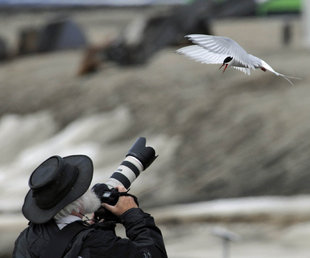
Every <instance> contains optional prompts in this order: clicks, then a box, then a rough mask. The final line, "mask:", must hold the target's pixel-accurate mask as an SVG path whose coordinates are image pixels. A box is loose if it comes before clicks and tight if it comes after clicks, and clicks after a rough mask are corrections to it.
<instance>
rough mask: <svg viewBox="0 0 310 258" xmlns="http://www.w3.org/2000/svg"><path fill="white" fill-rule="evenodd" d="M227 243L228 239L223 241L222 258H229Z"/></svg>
mask: <svg viewBox="0 0 310 258" xmlns="http://www.w3.org/2000/svg"><path fill="white" fill-rule="evenodd" d="M229 242H230V240H228V239H223V258H229Z"/></svg>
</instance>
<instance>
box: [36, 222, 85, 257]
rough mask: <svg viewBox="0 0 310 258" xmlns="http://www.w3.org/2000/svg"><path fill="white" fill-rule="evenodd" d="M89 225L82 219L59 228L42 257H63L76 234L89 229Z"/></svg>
mask: <svg viewBox="0 0 310 258" xmlns="http://www.w3.org/2000/svg"><path fill="white" fill-rule="evenodd" d="M88 228H89V226H88V225H86V224H85V223H83V222H81V221H76V222H72V223H70V224H69V225H67V226H65V227H64V228H63V229H62V230H59V231H58V232H57V233H56V234H55V235H53V236H52V238H51V239H50V240H49V242H48V244H47V247H46V248H45V250H44V251H43V253H42V254H41V256H40V257H42V258H61V257H63V255H64V253H65V251H66V249H67V247H68V246H69V244H70V243H71V242H72V240H73V239H74V237H75V236H77V235H78V234H79V233H80V232H81V231H83V230H86V229H88Z"/></svg>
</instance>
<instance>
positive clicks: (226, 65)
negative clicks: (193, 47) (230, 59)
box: [219, 64, 228, 73]
mask: <svg viewBox="0 0 310 258" xmlns="http://www.w3.org/2000/svg"><path fill="white" fill-rule="evenodd" d="M224 65H225V68H224V70H223V73H224V72H225V70H226V69H227V67H228V64H222V65H221V67H220V68H219V70H221V68H222V67H223V66H224Z"/></svg>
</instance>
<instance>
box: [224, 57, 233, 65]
mask: <svg viewBox="0 0 310 258" xmlns="http://www.w3.org/2000/svg"><path fill="white" fill-rule="evenodd" d="M231 60H233V58H232V57H231V56H228V57H226V58H225V59H224V61H223V64H227V63H229V62H230V61H231Z"/></svg>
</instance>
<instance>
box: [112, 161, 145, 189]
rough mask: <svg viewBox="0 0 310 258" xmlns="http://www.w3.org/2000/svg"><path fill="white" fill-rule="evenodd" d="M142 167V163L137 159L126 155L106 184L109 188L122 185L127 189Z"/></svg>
mask: <svg viewBox="0 0 310 258" xmlns="http://www.w3.org/2000/svg"><path fill="white" fill-rule="evenodd" d="M143 169H144V168H143V165H142V163H141V162H140V161H139V160H138V159H136V158H135V157H133V156H127V157H126V158H125V159H124V160H123V162H122V163H121V165H120V166H119V167H118V168H117V170H116V171H115V172H114V173H113V174H112V176H111V177H110V178H109V179H108V181H107V182H106V185H108V187H110V188H114V187H116V186H118V185H122V186H124V187H125V188H126V189H128V188H129V187H130V185H131V184H132V182H133V181H135V180H136V178H137V177H138V176H139V174H140V172H141V171H143Z"/></svg>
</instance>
